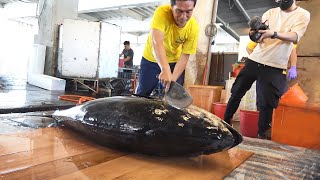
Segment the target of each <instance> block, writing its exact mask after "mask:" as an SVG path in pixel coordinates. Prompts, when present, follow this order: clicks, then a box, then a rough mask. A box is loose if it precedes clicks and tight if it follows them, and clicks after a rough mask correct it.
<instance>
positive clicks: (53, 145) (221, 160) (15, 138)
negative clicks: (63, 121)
mask: <svg viewBox="0 0 320 180" xmlns="http://www.w3.org/2000/svg"><path fill="white" fill-rule="evenodd" d="M0 154H1V155H0V162H1V163H0V179H68V180H69V179H148V180H149V179H183V180H184V179H201V180H203V179H208V180H209V179H210V180H211V179H221V178H222V177H224V176H226V175H227V174H229V173H230V172H231V171H232V170H233V169H235V168H236V167H237V166H239V165H240V164H241V163H243V162H244V161H245V160H246V159H247V158H248V157H250V156H251V155H252V153H251V152H247V151H243V150H240V149H237V148H233V149H231V150H229V151H225V152H221V153H216V154H212V155H208V156H198V157H193V158H164V157H154V156H145V155H141V154H127V153H124V152H120V151H117V150H112V149H109V148H106V147H102V146H100V145H97V144H95V143H93V142H90V141H89V140H87V139H85V138H83V137H81V136H80V135H79V134H77V133H75V132H73V131H70V130H68V129H65V128H45V129H37V130H34V131H27V132H20V133H16V134H3V135H0Z"/></svg>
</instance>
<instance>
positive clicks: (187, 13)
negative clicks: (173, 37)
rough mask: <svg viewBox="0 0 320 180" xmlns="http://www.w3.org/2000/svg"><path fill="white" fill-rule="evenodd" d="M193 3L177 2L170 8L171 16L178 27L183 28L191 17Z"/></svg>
mask: <svg viewBox="0 0 320 180" xmlns="http://www.w3.org/2000/svg"><path fill="white" fill-rule="evenodd" d="M193 9H194V1H179V0H177V2H176V5H174V6H172V14H173V18H174V21H175V23H176V24H177V26H178V27H180V28H182V27H184V26H185V25H186V24H187V22H188V21H189V19H190V18H191V16H192V12H193Z"/></svg>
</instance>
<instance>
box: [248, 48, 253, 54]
mask: <svg viewBox="0 0 320 180" xmlns="http://www.w3.org/2000/svg"><path fill="white" fill-rule="evenodd" d="M246 50H247V52H248V54H249V55H250V54H251V53H252V52H253V49H249V48H248V47H247V48H246Z"/></svg>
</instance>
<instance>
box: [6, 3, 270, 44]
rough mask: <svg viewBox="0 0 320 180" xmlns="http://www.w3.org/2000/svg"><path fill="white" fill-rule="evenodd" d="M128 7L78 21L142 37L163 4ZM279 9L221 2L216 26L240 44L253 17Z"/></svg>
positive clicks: (87, 13) (89, 12) (83, 14)
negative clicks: (104, 24)
mask: <svg viewBox="0 0 320 180" xmlns="http://www.w3.org/2000/svg"><path fill="white" fill-rule="evenodd" d="M17 1H21V2H34V3H37V2H38V0H0V7H1V6H3V5H5V4H7V3H12V2H17ZM128 2H134V3H131V4H126V5H123V4H122V5H119V6H115V5H113V6H109V7H106V8H105V7H104V8H101V7H99V8H94V9H88V10H80V11H79V17H82V18H84V19H88V20H93V21H107V22H112V23H116V22H119V23H120V25H121V26H122V27H123V26H126V24H130V23H128V22H129V21H132V23H131V24H132V25H130V26H129V25H128V27H127V29H126V27H124V28H123V30H124V31H127V32H128V33H132V34H136V35H139V34H143V33H146V32H147V31H148V29H149V28H148V27H149V25H148V24H149V23H148V22H147V23H146V21H148V20H149V21H150V19H151V17H152V15H153V12H154V10H155V9H156V8H157V7H158V6H159V5H161V4H163V3H164V0H154V1H149V2H145V3H137V2H138V1H128ZM272 7H276V3H275V1H274V0H219V2H218V12H217V22H218V23H220V24H221V26H220V27H221V28H222V29H224V30H225V31H226V32H228V33H229V34H230V35H231V36H232V37H234V38H235V39H237V40H239V36H242V35H247V33H248V24H247V23H248V21H249V20H250V18H252V17H253V16H261V15H262V14H263V13H264V12H265V11H267V10H268V9H270V8H272Z"/></svg>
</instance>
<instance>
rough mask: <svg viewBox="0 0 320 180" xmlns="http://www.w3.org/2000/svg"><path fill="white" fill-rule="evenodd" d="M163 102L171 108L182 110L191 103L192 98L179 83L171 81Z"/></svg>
mask: <svg viewBox="0 0 320 180" xmlns="http://www.w3.org/2000/svg"><path fill="white" fill-rule="evenodd" d="M164 100H165V101H166V102H167V103H168V104H169V105H170V106H172V107H175V108H177V109H183V108H186V107H188V106H189V105H190V104H191V103H192V101H193V100H192V97H191V96H190V94H189V93H188V92H187V91H186V90H185V89H184V87H183V86H181V85H180V84H179V83H177V82H174V81H171V83H170V88H169V90H168V91H167V92H166V93H165V94H164Z"/></svg>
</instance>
